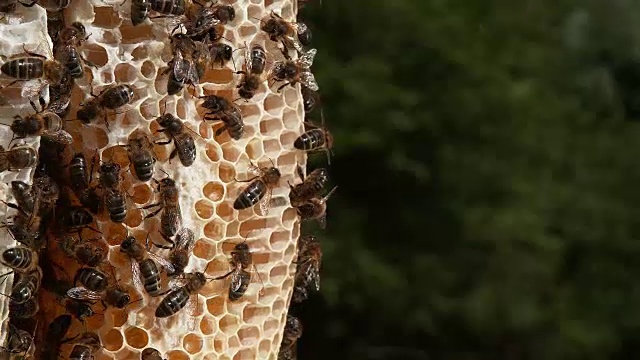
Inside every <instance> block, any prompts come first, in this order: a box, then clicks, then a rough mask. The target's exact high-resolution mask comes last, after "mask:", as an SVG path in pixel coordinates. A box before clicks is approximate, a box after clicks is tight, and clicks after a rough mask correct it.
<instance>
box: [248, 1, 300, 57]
mask: <svg viewBox="0 0 640 360" xmlns="http://www.w3.org/2000/svg"><path fill="white" fill-rule="evenodd" d="M260 22H261V25H260V30H262V31H264V32H266V33H267V35H268V36H269V39H270V40H271V41H278V42H280V43H281V44H282V46H283V49H282V53H283V55H284V56H285V57H286V58H287V59H289V58H290V56H289V50H291V48H294V49H295V50H296V51H298V52H299V53H302V52H303V50H302V45H301V44H300V40H299V38H298V31H300V30H301V28H302V32H304V31H308V28H307V26H306V25H304V24H302V26H300V24H299V23H293V22H288V21H286V20H284V19H283V18H282V17H281V16H280V15H278V14H276V13H275V12H273V11H272V12H271V13H270V14H269V18H268V19H267V20H266V21H265V20H261V21H260ZM303 39H305V35H303ZM309 40H310V39H309Z"/></svg>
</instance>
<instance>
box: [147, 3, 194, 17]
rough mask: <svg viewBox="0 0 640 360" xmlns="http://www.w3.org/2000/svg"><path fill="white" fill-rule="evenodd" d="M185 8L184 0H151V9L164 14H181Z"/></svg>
mask: <svg viewBox="0 0 640 360" xmlns="http://www.w3.org/2000/svg"><path fill="white" fill-rule="evenodd" d="M186 8H187V6H186V2H185V1H184V0H151V10H153V11H156V12H159V13H161V14H165V15H182V14H184V13H185V10H186Z"/></svg>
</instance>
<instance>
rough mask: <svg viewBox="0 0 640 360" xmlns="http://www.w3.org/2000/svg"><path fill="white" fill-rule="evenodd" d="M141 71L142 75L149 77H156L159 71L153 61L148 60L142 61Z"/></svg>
mask: <svg viewBox="0 0 640 360" xmlns="http://www.w3.org/2000/svg"><path fill="white" fill-rule="evenodd" d="M140 72H142V76H144V77H146V78H147V79H154V78H155V77H156V75H157V73H158V69H156V66H155V65H154V64H153V62H152V61H149V60H146V61H145V62H143V63H142V67H141V68H140Z"/></svg>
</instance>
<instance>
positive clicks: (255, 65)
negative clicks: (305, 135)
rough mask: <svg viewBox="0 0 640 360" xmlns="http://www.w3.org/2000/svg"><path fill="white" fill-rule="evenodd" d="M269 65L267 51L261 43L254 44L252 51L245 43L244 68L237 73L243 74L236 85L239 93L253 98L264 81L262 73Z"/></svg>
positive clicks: (247, 97)
mask: <svg viewBox="0 0 640 360" xmlns="http://www.w3.org/2000/svg"><path fill="white" fill-rule="evenodd" d="M266 65H267V52H266V51H265V50H264V47H262V46H261V45H253V46H252V47H251V51H249V50H248V48H247V47H246V45H245V55H244V70H241V71H237V72H236V74H243V76H242V80H241V81H240V83H239V84H238V85H237V86H236V88H237V89H238V95H240V97H241V98H243V99H246V100H248V99H251V98H252V97H253V96H254V95H255V93H256V91H258V88H260V84H262V83H263V82H264V79H263V77H262V73H263V72H264V68H265V66H266Z"/></svg>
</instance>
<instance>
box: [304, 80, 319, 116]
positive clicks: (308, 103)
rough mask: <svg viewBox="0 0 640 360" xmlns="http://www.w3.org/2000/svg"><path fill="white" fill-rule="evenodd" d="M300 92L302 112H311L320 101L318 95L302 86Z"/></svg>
mask: <svg viewBox="0 0 640 360" xmlns="http://www.w3.org/2000/svg"><path fill="white" fill-rule="evenodd" d="M301 91H302V104H303V105H304V111H305V112H311V111H312V110H313V109H314V108H315V107H316V105H317V104H318V102H319V101H320V100H319V96H318V93H317V92H315V91H313V90H311V89H309V88H308V87H306V86H304V85H302V87H301Z"/></svg>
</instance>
